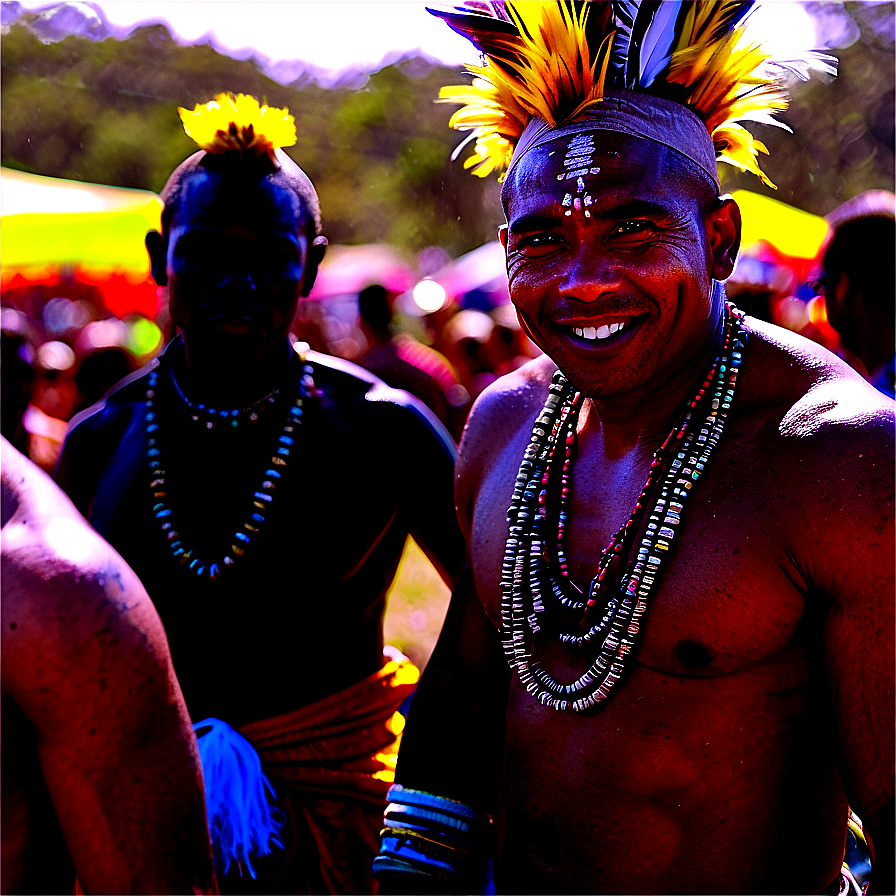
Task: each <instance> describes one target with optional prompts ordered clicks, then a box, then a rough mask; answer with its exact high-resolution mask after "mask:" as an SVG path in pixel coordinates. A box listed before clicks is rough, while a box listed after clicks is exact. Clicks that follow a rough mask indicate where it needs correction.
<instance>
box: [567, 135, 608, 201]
mask: <svg viewBox="0 0 896 896" xmlns="http://www.w3.org/2000/svg"><path fill="white" fill-rule="evenodd" d="M594 151H595V146H594V134H578V135H577V136H575V137H573V138H572V140H570V141H569V143H568V144H567V147H566V156H565V157H564V159H563V167H564V168H565V169H566V170H565V171H563V172H562V173H561V174H558V175H557V180H564V181H565V180H572V179H573V178H575V181H576V194H575V196H573V194H572V193H567V194H566V195H565V196H564V197H563V203H562V204H563V207H564V208H565V209H566V211H565V212H564V214H565V215H571V214H572V213H573V211H577V212H580V211H584V213H585V217H586V218H590V217H591V212H590V211H589V210H588V207H589V206H590V205H591V203H592V202H593V199H592V198H591V194H590V193H588V192H587V187H586V186H585V178H586V177H589V176H591V175H592V174H598V173H599V172H600V166H598V165H595V164H594Z"/></svg>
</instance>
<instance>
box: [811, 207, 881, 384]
mask: <svg viewBox="0 0 896 896" xmlns="http://www.w3.org/2000/svg"><path fill="white" fill-rule="evenodd" d="M828 220H829V222H830V223H831V225H832V229H833V235H832V236H831V238H830V241H829V242H828V245H827V247H826V248H825V250H824V254H823V255H822V259H821V267H822V275H821V277H820V279H819V284H818V286H819V292H820V293H821V294H822V295H823V296H824V299H825V304H826V306H827V313H828V320H829V321H830V323H831V326H832V327H834V329H835V330H837V332H838V333H839V334H840V340H841V342H842V344H843V347H844V348H845V349H846V350H847V351H848V352H849V353H850V356H851V357H849V358H848V360H849V361H850V362H854V360H855V359H857V360H858V361H859V362H861V365H862V367H864V370H861V372H862V373H863V374H865V375H866V376H867V378H868V379H869V380H871V381H872V382H873V383H875V385H877V386H878V388H882V386H883V385H884V384H882V383H880V382H879V379H880V377H881V376H882V375H884V374H885V368H887V367H890V368H892V359H893V354H894V351H896V346H894V340H896V336H894V334H896V326H894V318H896V276H894V246H896V196H894V195H893V194H892V193H890V192H888V191H886V190H874V191H870V192H868V193H863V194H861V195H860V196H857V197H855V199H853V200H850V201H849V202H847V203H845V204H844V205H842V206H840V207H839V208H838V209H836V210H835V211H834V212H832V213H831V215H829V216H828ZM854 366H856V367H858V366H859V365H858V364H854ZM889 380H890V389H889V390H886V389H884V391H888V392H889V394H891V395H892V376H890V378H889Z"/></svg>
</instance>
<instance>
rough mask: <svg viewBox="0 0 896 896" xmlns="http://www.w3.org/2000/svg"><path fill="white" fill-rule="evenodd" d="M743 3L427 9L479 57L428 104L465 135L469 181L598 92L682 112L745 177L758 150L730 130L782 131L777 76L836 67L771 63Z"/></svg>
mask: <svg viewBox="0 0 896 896" xmlns="http://www.w3.org/2000/svg"><path fill="white" fill-rule="evenodd" d="M752 7H753V0H692V2H687V0H613V2H610V0H595V2H587V0H467V2H466V3H465V5H464V6H459V7H455V8H454V9H453V10H451V11H443V10H437V9H430V10H429V12H431V13H432V14H433V15H436V16H438V17H439V18H441V19H443V20H444V21H445V22H446V23H447V24H448V25H449V26H450V27H451V28H452V29H453V30H454V31H456V32H457V33H458V34H460V35H462V36H463V37H466V38H467V39H468V40H470V41H471V42H472V43H473V45H474V46H475V47H476V49H477V50H479V52H480V53H481V54H482V57H483V59H482V64H481V65H469V66H467V73H468V74H470V75H472V77H473V83H472V85H470V86H466V85H465V86H450V87H443V88H442V90H441V92H440V93H439V101H441V102H447V103H458V104H460V105H461V106H462V108H461V109H459V110H458V111H457V112H455V113H454V115H452V117H451V120H450V122H449V124H450V126H451V127H453V128H455V129H456V130H461V131H469V132H470V135H469V137H467V139H466V140H464V141H463V142H462V143H461V144H460V146H458V147H457V149H456V150H455V152H454V154H453V155H452V158H456V157H457V155H458V153H459V152H460V151H461V149H462V148H463V147H464V146H465V145H466V143H467V142H469V141H470V140H475V152H474V154H473V155H471V156H470V157H469V158H468V159H467V160H466V162H465V163H464V167H465V168H472V170H473V173H474V174H476V175H478V176H479V177H486V176H488V175H489V174H490V173H491V172H492V171H498V172H503V171H505V170H506V169H507V167H508V166H509V164H510V159H511V156H512V155H513V151H514V148H515V147H516V144H517V141H518V140H519V139H520V136H521V135H522V133H523V130H524V129H525V128H526V126H527V125H528V123H529V122H530V121H532V120H533V119H534V118H538V119H541V120H543V121H545V122H547V123H548V124H549V125H551V126H552V127H556V126H559V125H563V124H565V123H566V122H568V121H570V120H572V119H574V118H576V117H577V116H578V115H580V114H581V113H582V112H584V111H586V110H587V109H589V108H590V107H592V106H594V105H596V104H597V103H600V102H601V101H602V99H603V97H604V94H605V92H606V91H620V90H622V91H625V90H627V91H633V92H637V93H644V94H649V95H652V96H656V97H660V98H663V99H667V100H671V101H674V102H676V103H679V104H681V105H683V106H685V107H686V108H688V109H690V110H691V112H693V113H694V114H695V115H697V116H698V117H699V118H700V120H701V121H702V122H703V123H704V125H705V126H706V129H707V132H708V133H709V135H710V137H711V138H712V141H713V146H714V148H715V152H716V159H717V161H720V162H727V163H729V164H731V165H734V166H735V167H737V168H740V169H741V170H743V171H750V172H752V173H753V174H755V175H756V176H757V177H759V178H760V179H761V180H762V181H763V182H764V183H766V184H768V185H769V186H772V187H773V186H774V184H772V183H771V181H770V180H769V179H768V178H767V177H766V176H765V174H764V173H763V172H762V170H761V169H760V168H759V164H758V161H757V157H758V154H759V153H760V152H764V153H767V152H768V150H767V149H766V147H765V146H764V145H763V144H762V143H761V142H760V141H758V140H756V139H755V138H754V137H753V136H752V134H751V133H750V132H749V131H748V130H747V129H746V128H744V127H743V126H742V125H741V124H740V123H739V122H742V121H755V122H760V123H763V124H771V125H776V126H778V127H782V128H785V129H786V130H789V128H787V126H786V125H785V124H783V123H782V122H780V121H777V120H776V119H775V118H774V117H773V115H774V113H775V112H781V111H783V110H784V109H786V108H787V106H788V104H789V101H790V97H789V95H788V92H787V88H786V80H787V78H788V77H790V76H796V77H797V78H800V79H802V80H806V79H808V77H809V73H810V72H811V71H816V72H819V73H824V74H827V75H835V74H836V70H837V69H836V65H837V60H836V59H835V58H834V57H832V56H827V55H824V54H822V53H819V52H817V51H814V50H811V51H808V52H806V53H803V54H801V55H799V56H796V57H794V58H790V59H780V58H773V57H772V55H771V54H770V53H769V52H766V51H765V50H763V48H762V45H761V44H760V43H759V42H757V41H756V40H755V39H753V38H751V36H750V28H749V21H748V20H749V13H750V11H751V8H752Z"/></svg>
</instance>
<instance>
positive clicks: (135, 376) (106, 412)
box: [67, 361, 157, 438]
mask: <svg viewBox="0 0 896 896" xmlns="http://www.w3.org/2000/svg"><path fill="white" fill-rule="evenodd" d="M156 366H157V365H156V362H155V361H153V362H150V363H149V364H147V365H145V366H144V367H141V368H140V370H137V371H135V372H134V373H131V374H129V375H128V376H126V377H125V378H124V379H123V380H121V381H120V382H118V383H116V384H115V385H114V386H113V387H112V388H111V389H110V390H109V391H108V392H107V393H106V394H105V395H104V396H103V397H102V398H101V399H100V400H99V401H98V402H96V403H95V404H92V405H91V406H90V407H89V408H85V409H84V410H83V411H80V412H79V413H78V414H76V415H75V416H74V417H72V419H71V422H70V423H69V425H68V435H67V438H68V437H69V436H71V434H72V433H73V432H74V431H75V430H78V431H79V432H80V433H82V434H84V433H89V432H97V431H101V430H104V429H107V428H108V427H110V426H114V425H116V424H118V423H120V422H121V421H122V420H124V419H129V418H130V417H131V415H132V414H133V413H134V410H135V408H136V407H137V406H138V405H141V404H142V403H143V402H144V401H145V400H146V390H147V380H148V379H149V375H150V373H151V372H152V370H153V369H154V368H155V367H156Z"/></svg>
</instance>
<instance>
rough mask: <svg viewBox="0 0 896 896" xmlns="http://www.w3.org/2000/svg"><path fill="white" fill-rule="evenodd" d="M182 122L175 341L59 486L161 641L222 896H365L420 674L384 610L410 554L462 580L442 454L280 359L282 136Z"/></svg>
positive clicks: (159, 271) (172, 257) (166, 220)
mask: <svg viewBox="0 0 896 896" xmlns="http://www.w3.org/2000/svg"><path fill="white" fill-rule="evenodd" d="M181 115H182V118H183V120H184V125H185V128H186V129H187V132H188V133H189V134H190V135H191V136H192V137H194V139H196V141H197V142H198V143H199V144H200V146H201V147H202V150H203V151H201V152H199V153H196V154H195V155H193V156H191V157H190V158H189V159H187V161H185V162H184V163H183V164H182V165H181V166H180V167H179V168H178V169H177V170H176V171H175V172H174V173H173V174H172V176H171V178H170V179H169V181H168V184H167V185H166V187H165V190H164V192H163V194H162V198H163V200H164V203H165V207H164V212H163V217H162V231H161V233H156V232H151V233H150V234H148V236H147V238H146V243H147V248H148V249H149V253H150V257H151V260H152V270H153V276H154V277H155V279H156V281H157V282H158V283H159V284H163V285H166V286H167V290H168V296H169V301H170V311H171V317H172V320H173V321H174V323H175V324H177V326H178V328H179V330H180V333H179V335H178V336H177V337H176V338H175V340H174V341H173V342H172V343H171V344H170V345H169V346H168V347H167V348H166V350H165V351H164V353H163V354H162V356H161V357H160V358H159V359H158V361H155V362H153V363H152V364H150V365H149V367H148V368H146V369H144V370H142V371H140V372H138V373H137V374H135V375H134V376H133V377H131V378H129V379H128V380H126V381H123V382H122V383H121V384H120V385H119V386H118V387H117V388H116V389H115V391H113V392H112V393H111V394H110V395H108V396H107V397H106V399H105V400H104V401H103V402H102V403H101V404H99V405H97V406H95V407H94V408H92V409H90V410H89V411H87V412H85V413H84V414H83V415H81V416H80V417H78V418H77V419H76V420H75V421H74V423H73V426H72V428H71V430H70V432H69V434H68V437H67V440H66V444H65V449H64V452H63V456H62V459H61V462H60V467H59V472H58V478H59V481H60V482H61V483H62V484H63V485H64V487H65V488H66V490H67V491H68V492H69V494H70V495H71V496H72V498H73V499H74V501H75V503H76V504H77V505H78V507H79V508H80V509H81V510H82V512H84V513H85V514H86V515H87V516H88V518H89V520H90V522H91V523H92V524H93V525H94V526H95V527H96V528H97V530H98V531H100V532H101V533H102V534H103V535H105V537H106V538H107V539H108V540H109V541H110V542H111V543H112V544H113V545H114V546H115V547H116V548H117V550H118V551H119V552H120V553H121V554H122V556H124V557H125V558H126V559H127V560H128V562H129V563H130V565H131V566H132V567H133V569H134V570H135V572H136V573H137V574H138V576H139V577H140V579H141V581H142V582H143V584H144V585H145V587H146V589H147V591H148V592H149V594H150V596H151V597H152V599H153V601H154V602H155V604H156V606H157V608H158V611H159V615H160V617H161V619H162V621H163V623H164V625H165V629H166V632H167V634H168V639H169V642H170V645H171V653H172V658H173V662H174V667H175V670H176V672H177V675H178V678H179V680H180V683H181V687H182V688H183V692H184V698H185V700H186V703H187V707H188V709H189V711H190V714H191V717H192V719H193V721H194V723H195V726H196V728H197V734H198V735H199V747H200V752H201V754H202V759H203V767H204V774H205V784H206V794H207V804H208V815H209V825H210V831H211V834H212V843H213V846H214V848H215V860H216V865H217V869H218V876H219V881H220V884H221V887H222V890H223V891H225V892H227V891H234V890H244V889H245V890H247V891H253V890H254V891H257V892H266V893H270V892H275V891H277V890H275V888H277V887H279V888H280V891H285V892H328V891H332V892H343V893H351V892H370V891H371V888H372V887H373V886H374V884H375V881H374V880H373V879H372V877H371V872H370V863H371V860H372V857H373V855H374V854H375V851H376V846H377V834H378V831H379V827H380V821H381V815H382V807H383V805H384V798H385V791H386V788H387V786H388V782H389V781H390V780H391V776H392V768H393V767H394V755H390V753H394V750H395V740H396V734H397V733H398V732H399V730H400V729H399V727H398V726H399V725H400V724H401V721H400V720H399V718H398V717H396V715H395V714H396V710H397V709H398V706H399V705H400V704H401V702H402V700H403V699H405V698H406V697H407V696H408V695H409V693H410V692H411V691H412V689H413V685H414V683H415V681H416V677H417V672H416V670H415V669H414V668H413V667H412V665H411V664H409V663H408V661H407V660H406V658H404V657H402V656H401V655H400V654H399V653H398V652H397V651H393V650H391V648H387V650H388V651H391V652H389V653H388V655H384V646H383V635H382V617H383V610H384V599H385V594H386V591H387V589H388V587H389V585H390V583H391V581H392V578H393V576H394V574H395V570H396V568H397V566H398V562H399V559H400V557H401V553H402V550H403V547H404V544H405V540H406V538H407V536H408V535H409V534H412V535H413V536H414V538H415V540H417V542H418V543H419V544H420V545H421V547H422V548H423V549H424V551H425V552H426V553H427V555H428V556H429V557H430V558H431V559H432V561H433V563H434V564H435V565H436V567H437V569H438V570H439V571H440V572H441V573H442V575H443V576H444V577H445V579H446V580H449V581H450V580H453V578H454V577H456V575H457V574H458V572H459V570H460V565H461V563H462V560H463V541H462V538H461V536H460V533H459V532H458V531H457V526H456V519H455V515H454V507H453V496H452V473H453V460H454V446H453V443H452V442H451V440H450V437H449V436H448V434H447V433H446V431H445V430H444V429H443V428H442V427H441V425H440V424H439V423H438V422H437V421H436V420H435V418H434V417H433V416H432V415H431V414H430V413H429V412H428V411H426V410H425V409H424V408H423V407H422V406H421V405H420V404H419V403H418V402H416V401H415V400H413V399H411V398H410V397H409V396H407V395H406V393H403V392H400V391H397V390H392V389H389V388H387V387H386V386H385V385H384V384H382V383H381V382H379V381H378V380H376V378H375V377H373V376H372V375H370V374H368V373H367V372H366V371H363V370H361V369H360V368H358V367H356V366H354V365H351V364H348V363H343V362H342V361H339V360H337V359H334V358H330V357H327V356H324V355H320V354H316V353H313V352H310V351H305V350H304V349H303V347H302V346H301V345H300V344H296V345H293V344H291V341H290V336H289V328H290V324H291V322H292V319H293V315H294V313H295V309H296V303H297V302H298V299H299V297H300V296H302V295H307V294H308V292H309V290H310V289H311V287H312V285H313V283H314V279H315V275H316V273H317V268H318V264H319V262H320V260H321V258H322V256H323V254H324V249H325V246H326V239H325V238H324V237H323V236H322V235H321V226H320V210H319V204H318V199H317V195H316V193H315V190H314V187H313V186H312V184H311V182H310V180H309V179H308V178H307V177H306V176H305V174H304V173H303V172H302V171H301V170H300V169H299V168H298V167H297V166H296V164H295V163H294V162H293V161H292V160H290V159H289V157H288V156H286V155H285V154H284V153H283V151H282V150H281V149H280V148H279V147H280V146H282V145H290V144H291V143H294V142H295V126H294V124H293V123H292V117H291V116H289V115H288V114H287V113H286V111H285V110H278V109H274V108H271V107H268V106H259V104H258V102H257V101H255V100H254V99H253V98H251V97H245V96H243V95H239V96H237V97H233V96H229V95H220V96H218V97H216V99H215V100H214V101H213V102H211V103H209V104H207V105H206V106H197V108H196V110H195V111H194V112H188V111H187V110H181ZM284 131H285V132H286V133H284ZM259 757H260V759H261V763H262V764H261V765H259ZM270 785H273V789H274V790H275V791H276V794H277V797H276V802H275V803H274V804H271V802H270V800H269V796H270ZM256 875H257V878H256Z"/></svg>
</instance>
